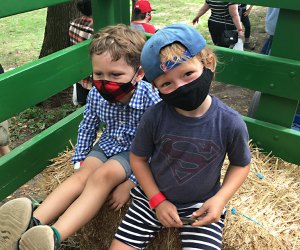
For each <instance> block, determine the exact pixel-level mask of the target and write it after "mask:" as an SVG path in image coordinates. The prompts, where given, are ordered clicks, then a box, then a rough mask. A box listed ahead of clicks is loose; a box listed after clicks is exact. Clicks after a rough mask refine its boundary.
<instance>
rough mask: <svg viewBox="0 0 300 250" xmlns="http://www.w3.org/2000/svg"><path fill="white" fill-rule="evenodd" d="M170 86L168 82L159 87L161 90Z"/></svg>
mask: <svg viewBox="0 0 300 250" xmlns="http://www.w3.org/2000/svg"><path fill="white" fill-rule="evenodd" d="M170 84H171V83H170V82H165V83H163V84H161V85H160V87H161V88H163V87H167V86H169V85H170Z"/></svg>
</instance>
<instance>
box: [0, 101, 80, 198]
mask: <svg viewBox="0 0 300 250" xmlns="http://www.w3.org/2000/svg"><path fill="white" fill-rule="evenodd" d="M83 109H84V107H82V108H80V109H78V110H77V111H75V112H74V113H72V114H70V115H69V116H67V117H66V118H64V119H63V120H61V121H59V122H58V123H56V124H54V125H53V126H51V127H50V128H48V129H46V130H45V131H43V132H41V133H40V134H38V135H36V136H35V137H33V138H32V139H31V140H29V141H27V142H25V143H24V144H22V145H20V146H19V147H17V148H15V149H14V150H12V151H11V152H10V153H9V154H7V155H5V156H3V157H1V158H0V200H2V199H4V198H5V197H6V196H7V195H9V194H11V193H12V192H13V191H15V190H16V189H17V188H19V187H20V186H21V185H23V184H24V183H26V182H27V181H29V180H30V179H31V178H33V177H34V176H35V175H37V174H38V173H40V172H41V171H42V170H43V169H44V168H45V167H46V166H48V165H49V160H50V159H52V158H54V157H57V155H58V153H59V152H62V151H64V150H65V149H66V147H67V146H68V147H69V148H70V143H69V140H71V141H72V143H73V144H74V145H75V143H76V139H77V131H78V124H79V122H80V121H81V120H82V111H83Z"/></svg>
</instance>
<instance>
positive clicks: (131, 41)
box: [90, 24, 146, 68]
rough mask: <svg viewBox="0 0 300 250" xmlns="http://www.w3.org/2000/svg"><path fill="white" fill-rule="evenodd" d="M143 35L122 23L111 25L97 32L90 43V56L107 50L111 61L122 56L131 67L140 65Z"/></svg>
mask: <svg viewBox="0 0 300 250" xmlns="http://www.w3.org/2000/svg"><path fill="white" fill-rule="evenodd" d="M145 42H146V37H145V35H144V34H143V33H142V32H140V31H137V30H135V29H133V28H131V27H130V26H127V25H124V24H118V25H112V26H107V27H105V28H102V29H101V30H100V31H99V32H97V33H96V34H95V35H94V36H93V39H92V42H91V44H90V57H92V56H93V55H95V54H96V55H101V54H103V53H105V52H108V53H109V54H110V56H111V58H112V60H113V61H118V60H119V59H121V58H123V59H124V60H125V61H126V63H127V64H128V65H130V66H132V67H133V68H138V67H139V66H140V57H141V52H142V48H143V46H144V44H145Z"/></svg>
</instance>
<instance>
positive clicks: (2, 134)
mask: <svg viewBox="0 0 300 250" xmlns="http://www.w3.org/2000/svg"><path fill="white" fill-rule="evenodd" d="M3 73H4V69H3V67H2V65H1V64H0V74H3ZM8 127H9V120H5V121H3V122H1V123H0V155H2V156H3V155H6V154H8V153H9V152H10V148H9V128H8Z"/></svg>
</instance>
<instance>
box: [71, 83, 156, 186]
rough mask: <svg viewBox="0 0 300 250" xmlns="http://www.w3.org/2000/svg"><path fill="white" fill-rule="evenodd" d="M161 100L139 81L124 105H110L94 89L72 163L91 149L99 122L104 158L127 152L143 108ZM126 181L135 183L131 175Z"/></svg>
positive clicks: (80, 128)
mask: <svg viewBox="0 0 300 250" xmlns="http://www.w3.org/2000/svg"><path fill="white" fill-rule="evenodd" d="M160 100H161V99H160V97H159V96H158V92H157V90H153V89H152V86H151V84H150V83H147V82H144V81H140V82H139V83H138V84H137V87H136V89H135V92H134V94H133V96H132V98H131V100H130V102H129V103H128V104H126V105H124V104H121V103H109V102H108V101H106V100H105V99H104V98H103V97H102V96H101V95H100V94H99V92H98V91H97V89H96V88H95V87H93V88H92V89H91V90H90V92H89V95H88V99H87V104H86V106H85V109H84V112H83V120H82V121H81V123H80V125H79V130H78V138H77V144H76V147H75V154H74V156H73V158H72V162H73V163H76V162H78V161H83V160H84V159H85V158H86V156H87V155H88V153H89V152H90V151H91V149H92V147H93V143H94V142H95V140H96V136H97V132H98V130H99V127H100V122H103V123H104V124H105V129H104V131H103V133H102V135H101V137H100V139H99V141H98V142H97V143H98V144H99V146H100V148H101V149H102V150H103V151H104V153H105V154H106V156H107V157H111V156H113V155H115V154H118V153H120V152H123V151H127V150H130V146H131V143H132V140H133V138H134V136H135V133H136V129H137V126H138V124H139V122H140V119H141V117H142V115H143V114H144V112H145V111H146V109H147V108H148V107H150V106H152V105H153V104H155V103H157V102H159V101H160ZM129 179H130V180H131V181H133V182H134V183H136V179H135V176H134V175H133V174H132V175H131V176H130V177H129Z"/></svg>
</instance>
